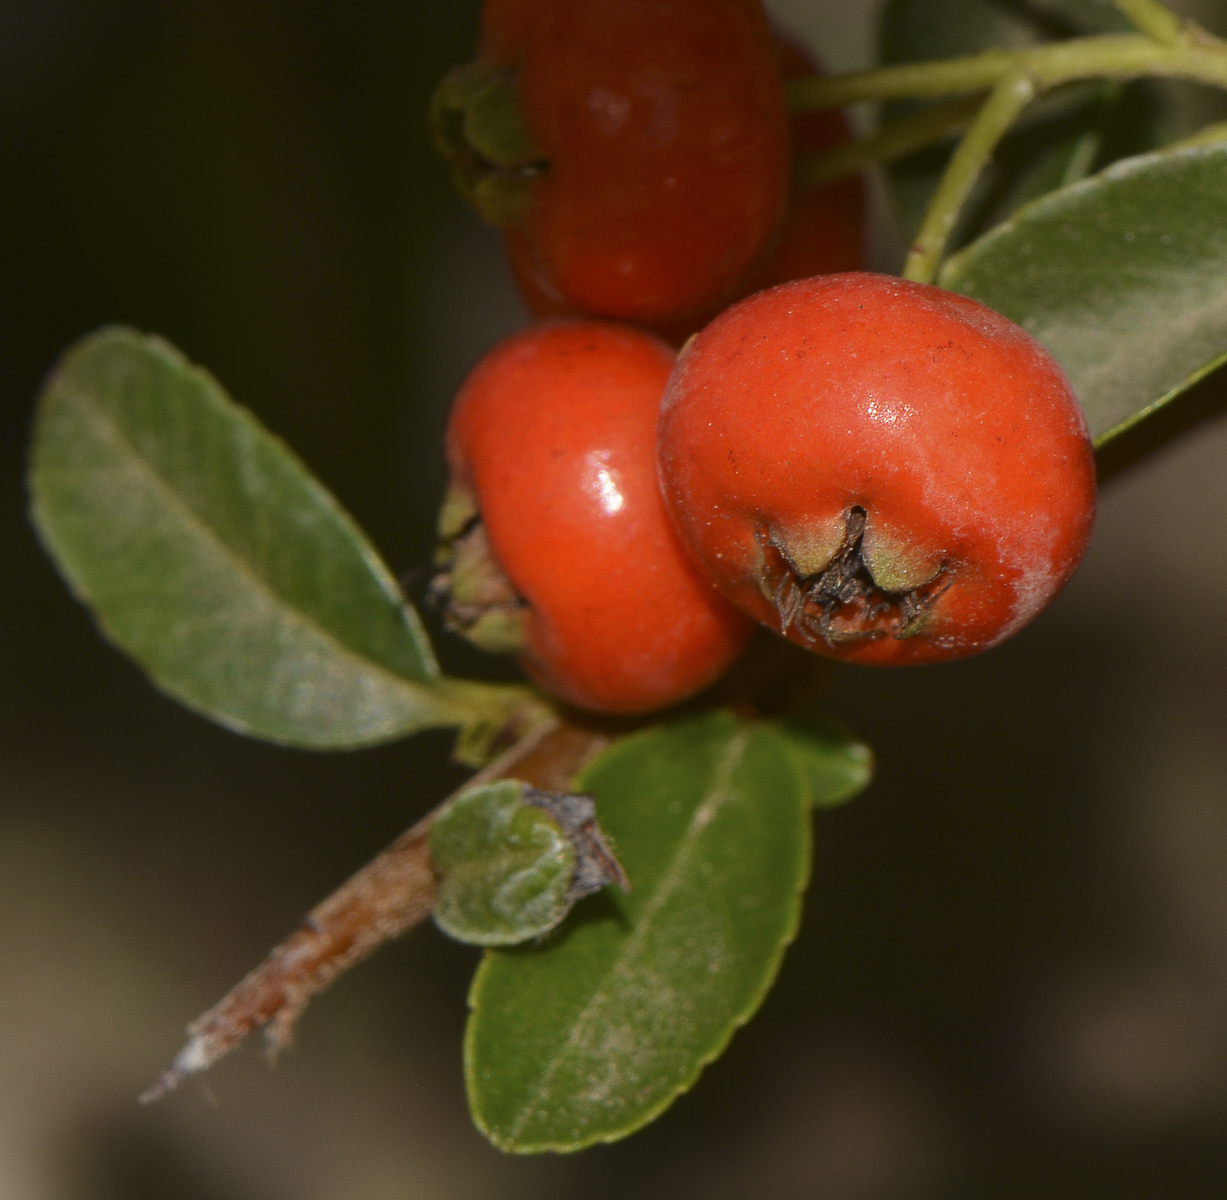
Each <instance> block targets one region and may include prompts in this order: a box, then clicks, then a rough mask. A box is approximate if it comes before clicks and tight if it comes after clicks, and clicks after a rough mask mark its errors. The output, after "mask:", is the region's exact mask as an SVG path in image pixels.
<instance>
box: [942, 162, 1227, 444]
mask: <svg viewBox="0 0 1227 1200" xmlns="http://www.w3.org/2000/svg"><path fill="white" fill-rule="evenodd" d="M1224 213H1227V146H1223V145H1218V146H1208V147H1194V148H1189V149H1182V150H1171V151H1164V152H1160V153H1157V154H1148V155H1144V156H1141V157H1139V158H1134V159H1129V160H1126V161H1125V162H1121V163H1118V164H1116V165H1115V166H1113V167H1111V168H1109V169H1108V170H1107V171H1104V172H1103V173H1102V174H1100V175H1097V176H1095V177H1094V178H1093V179H1088V180H1086V181H1084V182H1083V183H1079V184H1075V185H1073V186H1072V187H1068V188H1065V189H1063V190H1061V191H1059V192H1054V193H1052V194H1051V195H1049V196H1046V197H1044V198H1043V199H1041V200H1038V201H1036V202H1035V203H1033V204H1031V205H1028V206H1027V207H1025V208H1023V209H1020V210H1019V212H1018V213H1017V214H1016V215H1015V217H1014V218H1013V219H1012V220H1011V221H1009V222H1008V223H1006V224H1005V225H1003V226H1001V227H999V228H998V229H995V230H993V231H991V232H990V233H988V234H986V235H985V236H984V237H982V238H980V239H979V240H978V241H976V242H974V243H973V244H972V245H970V246H969V247H967V249H966V250H964V251H963V252H962V253H961V254H958V255H956V256H955V257H954V258H952V259H950V260H949V261H948V262H947V263H946V264H945V266H944V267H943V268H942V271H941V274H940V276H939V282H940V284H941V286H942V287H945V288H949V289H950V290H951V291H956V292H963V293H964V294H965V295H968V296H972V297H974V298H975V299H977V300H980V301H983V303H985V304H987V305H988V306H989V307H990V308H994V309H996V310H997V311H998V312H1000V313H1002V314H1003V315H1004V316H1007V317H1009V318H1010V319H1011V320H1012V321H1016V322H1017V323H1018V324H1020V325H1021V326H1023V328H1024V329H1026V330H1027V331H1028V332H1029V333H1031V334H1032V335H1033V336H1034V337H1036V338H1037V339H1038V340H1039V341H1040V342H1042V343H1043V345H1044V346H1045V347H1047V349H1048V350H1049V351H1050V352H1051V353H1052V354H1053V356H1054V357H1055V358H1056V360H1057V362H1059V363H1060V364H1061V366H1062V367H1063V368H1064V370H1065V372H1066V374H1067V375H1068V376H1069V378H1070V381H1071V382H1072V384H1073V386H1074V390H1075V391H1076V392H1077V395H1078V399H1079V400H1080V401H1081V403H1082V406H1083V408H1084V409H1085V411H1086V416H1087V421H1088V423H1089V425H1090V429H1091V435H1092V437H1094V438H1095V439H1096V442H1097V444H1100V445H1102V444H1103V443H1104V442H1106V441H1108V440H1109V439H1110V438H1112V437H1113V436H1114V435H1116V434H1118V433H1120V432H1122V431H1123V430H1125V429H1126V428H1128V427H1129V426H1130V425H1132V424H1134V423H1135V422H1136V421H1138V420H1140V419H1141V418H1142V417H1144V416H1146V415H1147V414H1148V413H1150V412H1152V411H1153V410H1155V409H1157V408H1159V407H1160V406H1161V405H1163V404H1165V403H1167V401H1169V400H1171V399H1172V398H1173V397H1174V396H1177V395H1179V393H1180V392H1182V391H1184V390H1185V389H1186V388H1188V387H1190V386H1191V385H1192V384H1194V383H1196V382H1197V380H1198V379H1200V378H1201V377H1202V376H1204V375H1205V374H1207V373H1208V372H1209V371H1212V370H1213V369H1214V368H1215V367H1216V366H1218V365H1219V364H1220V363H1222V362H1223V361H1225V360H1227V221H1225V220H1224Z"/></svg>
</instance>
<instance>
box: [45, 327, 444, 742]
mask: <svg viewBox="0 0 1227 1200" xmlns="http://www.w3.org/2000/svg"><path fill="white" fill-rule="evenodd" d="M30 492H31V496H32V516H33V520H34V524H35V526H36V528H37V529H38V532H39V535H40V537H41V538H42V541H43V545H44V546H45V547H46V548H47V551H48V552H49V554H50V555H51V557H52V559H53V560H54V561H55V563H56V565H57V566H58V567H59V569H60V572H61V573H62V574H63V575H64V577H65V578H66V579H67V581H68V583H69V585H70V586H71V587H72V589H73V591H74V592H75V593H76V595H77V596H78V598H79V599H81V600H82V601H83V602H84V603H85V604H87V605H88V606H89V607H90V608H91V609H92V610H93V613H94V615H95V617H96V619H97V621H98V624H99V625H100V626H101V628H102V631H103V633H104V634H105V635H106V636H107V637H108V638H109V639H110V640H111V641H112V642H114V643H115V644H116V645H117V646H118V647H119V648H120V649H122V650H124V651H125V652H126V653H128V654H129V655H131V656H132V658H134V659H135V660H136V661H137V662H138V663H140V664H141V665H142V666H143V667H144V668H145V670H146V671H147V672H148V673H149V675H150V677H151V678H152V679H153V681H154V683H155V684H156V685H157V686H158V687H159V688H161V689H162V690H163V691H165V692H167V693H169V694H170V695H171V696H173V697H174V698H175V699H177V700H179V701H181V702H182V703H183V704H185V705H187V706H188V707H189V708H193V709H195V710H196V711H197V712H200V713H203V714H204V715H206V716H208V717H211V718H212V719H213V720H215V721H218V722H220V723H221V724H223V725H226V726H228V727H229V728H231V729H235V730H238V731H240V732H243V733H248V734H253V735H255V736H257V737H262V738H266V739H268V740H270V741H274V742H281V743H286V744H289V745H297V746H309V747H317V748H347V747H353V746H361V745H368V744H371V743H375V742H383V741H387V740H389V739H391V738H396V737H400V736H402V735H403V734H406V733H409V732H411V731H413V730H415V729H420V728H423V727H425V726H428V725H442V724H458V723H460V716H459V715H458V714H457V712H456V709H455V704H454V703H449V702H446V701H445V696H444V693H443V691H442V689H441V687H440V686H439V685H438V684H437V683H436V681H437V680H438V667H437V665H436V663H435V659H434V655H433V653H432V651H431V648H430V643H429V642H428V640H427V638H426V636H425V634H424V632H423V630H422V628H421V625H420V623H419V621H418V618H417V615H416V613H414V612H413V610H412V609H411V608H410V607H409V606H407V605H406V604H405V603H404V601H403V600H402V598H401V595H400V592H399V589H398V588H397V586H396V583H395V582H394V580H393V579H392V578H391V576H390V575H389V573H388V571H387V569H386V568H385V567H384V565H383V564H382V562H381V561H380V559H379V556H378V554H377V553H376V552H375V550H374V549H373V547H372V546H371V545H370V543H369V542H367V541H366V539H365V538H364V537H363V535H362V533H361V532H360V531H359V529H358V528H357V526H356V525H355V524H354V522H353V521H352V520H351V519H350V517H349V516H347V515H346V513H345V512H344V511H343V510H342V509H341V507H340V505H339V504H338V503H337V501H336V500H335V499H333V497H332V496H331V495H330V494H329V493H328V491H327V490H326V489H325V488H324V487H323V486H322V485H321V484H320V483H319V482H318V481H317V480H316V479H315V478H314V477H313V476H312V475H311V473H310V472H309V471H308V470H307V469H306V467H304V466H303V464H302V463H301V462H300V461H299V460H298V459H297V458H296V457H295V456H294V454H293V453H291V451H290V450H289V449H288V448H287V447H286V446H285V445H284V444H283V443H282V442H280V441H279V440H278V439H277V438H275V437H274V436H273V435H272V434H270V433H269V432H268V431H267V430H266V429H265V428H264V427H263V426H262V425H260V423H259V422H258V421H257V420H256V419H255V418H254V417H253V416H252V415H251V413H249V412H247V411H246V410H245V409H243V408H240V407H239V406H238V405H236V404H235V403H234V402H233V401H231V400H230V399H229V397H228V396H227V395H226V394H225V392H224V391H223V390H222V388H221V387H220V386H219V385H218V384H217V382H216V381H215V380H214V379H213V378H212V377H211V376H210V375H208V374H207V373H206V372H205V371H203V370H201V369H200V368H198V367H194V366H192V365H191V364H190V363H189V362H187V361H186V360H185V359H184V358H183V356H182V355H181V354H180V353H179V352H178V351H177V350H175V349H174V347H172V346H171V345H169V344H168V343H166V342H164V341H162V340H161V339H160V338H156V337H148V336H144V335H142V334H140V333H137V332H135V331H133V330H130V329H122V328H109V329H103V330H101V331H99V332H98V333H95V334H92V335H91V336H89V337H87V338H85V339H83V340H82V341H81V342H79V343H78V344H77V345H76V346H74V347H73V348H71V349H70V350H69V351H68V352H67V353H66V354H65V356H64V358H63V359H62V361H61V362H60V364H59V365H58V366H57V368H56V369H55V371H54V372H53V373H52V375H51V377H50V379H49V380H48V383H47V386H46V388H45V390H44V392H43V394H42V397H41V399H40V401H39V405H38V411H37V416H36V422H35V429H34V442H33V447H32V452H31V466H30Z"/></svg>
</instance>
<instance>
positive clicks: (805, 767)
mask: <svg viewBox="0 0 1227 1200" xmlns="http://www.w3.org/2000/svg"><path fill="white" fill-rule="evenodd" d="M774 725H775V728H776V730H777V731H778V732H779V733H780V734H781V735H782V736H783V738H784V739H785V741H786V742H787V743H788V748H789V750H790V751H791V752H792V753H793V755H794V756H795V757H796V760H797V765H798V766H799V767H800V769H801V773H802V775H803V776H804V778H805V780H806V782H807V783H808V785H809V800H810V803H811V804H813V805H814V806H815V807H816V808H834V807H835V806H836V805H837V804H844V803H846V802H847V801H849V800H851V799H852V797H853V796H855V795H857V794H858V793H859V792H862V791H864V790H865V788H866V787H868V786H869V782H870V780H871V779H873V751H872V750H870V749H869V747H868V746H866V745H865V743H864V742H861V741H858V740H857V739H856V738H855V737H854V736H853V735H852V733H850V732H849V731H848V730H847V729H845V728H844V727H843V726H842V725H841V724H839V722H837V721H833V720H831V719H830V718H829V717H826V716H823V715H822V714H821V713H816V712H800V713H795V714H793V715H792V716H788V717H781V718H780V719H779V720H778V721H776V722H775V723H774Z"/></svg>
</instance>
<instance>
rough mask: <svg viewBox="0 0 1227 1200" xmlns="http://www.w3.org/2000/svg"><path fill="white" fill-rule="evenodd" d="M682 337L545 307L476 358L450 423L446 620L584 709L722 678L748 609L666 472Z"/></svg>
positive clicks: (633, 704) (647, 700)
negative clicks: (667, 429)
mask: <svg viewBox="0 0 1227 1200" xmlns="http://www.w3.org/2000/svg"><path fill="white" fill-rule="evenodd" d="M673 363H674V354H673V351H672V350H670V348H669V347H668V346H666V345H664V343H662V342H660V341H658V340H657V339H656V338H654V337H652V336H650V335H649V334H645V333H641V332H639V331H638V330H634V329H627V328H624V327H620V326H616V325H604V324H597V323H595V322H586V321H549V322H544V323H542V324H539V325H536V326H533V327H532V328H530V329H527V330H524V331H522V332H520V333H517V334H515V335H513V336H512V337H510V338H507V339H506V340H505V341H503V342H501V343H500V344H499V345H498V346H496V347H495V348H494V349H493V350H492V351H490V353H489V354H487V355H486V356H485V358H483V359H482V360H481V362H480V363H478V365H477V367H476V368H475V369H474V371H473V372H472V374H471V375H470V376H469V377H468V379H467V380H466V381H465V383H464V385H463V387H462V388H461V389H460V392H459V394H458V395H457V397H456V403H455V406H454V408H453V409H452V413H451V418H450V421H449V425H448V434H447V453H448V463H449V466H450V469H451V485H450V488H449V492H448V497H447V500H446V501H445V503H444V507H443V512H442V514H441V517H440V533H441V534H442V536H443V537H444V538H445V539H446V543H447V546H448V549H447V551H446V553H445V563H446V565H447V566H448V567H449V568H450V573H449V574H448V575H447V576H445V577H444V589H445V590H447V591H449V593H450V596H449V608H448V611H449V615H450V618H451V621H452V623H453V625H454V626H455V627H457V628H459V629H460V631H461V632H464V633H466V634H467V635H468V636H470V637H471V639H472V640H474V641H476V642H477V643H478V644H479V645H483V646H484V647H485V648H487V649H515V650H518V651H519V654H520V660H521V662H522V663H523V665H524V668H525V670H526V671H527V672H528V674H529V675H530V676H531V677H532V678H533V679H534V680H535V681H536V682H538V683H540V684H541V685H542V686H543V687H545V688H547V689H548V690H549V691H551V692H554V693H555V694H556V695H559V696H561V697H562V698H563V699H564V700H567V701H569V702H571V703H573V704H576V705H578V706H580V707H581V708H588V709H594V710H597V711H602V712H646V711H650V710H651V709H655V708H661V707H663V706H665V705H668V704H672V703H674V702H676V701H678V700H681V699H683V698H684V697H686V696H688V695H690V694H692V693H693V692H696V691H698V690H699V689H700V688H702V687H704V686H706V685H707V684H708V683H710V682H712V681H713V680H714V679H715V678H716V677H717V676H718V675H720V674H722V673H723V671H724V670H725V668H726V667H727V666H728V665H729V664H730V663H731V662H732V660H733V659H734V658H735V657H736V655H737V654H738V653H739V652H740V650H741V649H742V647H743V646H744V645H745V643H746V641H747V640H748V638H749V636H750V633H751V632H752V630H753V626H752V625H751V623H750V622H749V621H747V620H746V619H745V617H743V616H742V615H741V614H740V613H738V612H737V611H736V610H735V609H734V608H732V607H731V606H730V605H729V604H727V603H726V602H725V601H724V600H723V599H722V598H721V597H720V596H719V595H718V594H717V593H716V591H715V590H714V589H713V588H712V586H711V585H710V584H709V583H708V582H707V581H706V580H705V579H703V577H702V576H701V575H700V574H699V572H698V571H697V570H696V569H695V567H694V566H693V565H692V563H691V562H690V559H689V557H688V556H687V554H686V551H685V549H684V548H683V546H682V545H681V542H680V541H679V540H678V537H677V534H676V533H675V532H674V530H673V527H672V525H671V524H670V522H669V518H668V515H667V514H666V512H665V508H664V503H663V501H662V500H661V496H660V490H659V487H658V485H657V479H656V450H655V447H656V420H657V416H658V413H659V410H660V397H661V393H662V392H663V390H664V386H665V382H666V380H667V379H668V377H669V373H670V371H671V370H672V368H673Z"/></svg>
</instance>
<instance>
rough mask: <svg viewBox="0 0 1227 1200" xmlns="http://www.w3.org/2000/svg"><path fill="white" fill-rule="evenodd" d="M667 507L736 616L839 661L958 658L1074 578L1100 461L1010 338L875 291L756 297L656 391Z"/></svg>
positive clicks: (801, 287) (1043, 361) (891, 285)
mask: <svg viewBox="0 0 1227 1200" xmlns="http://www.w3.org/2000/svg"><path fill="white" fill-rule="evenodd" d="M659 456H660V471H661V481H662V486H663V489H664V492H665V499H666V503H667V504H668V505H669V509H670V512H671V514H672V516H673V518H674V521H675V523H676V525H677V527H678V529H679V531H680V532H681V534H682V537H683V538H684V540H685V541H686V544H687V546H688V548H689V549H690V550H691V552H692V553H693V555H694V557H695V560H696V562H698V563H699V564H700V566H701V567H702V569H703V571H704V572H705V573H706V574H707V576H708V578H710V579H711V580H712V581H713V582H714V583H716V585H717V586H718V587H719V588H720V590H721V592H723V593H724V595H725V596H727V597H728V598H729V599H730V600H732V601H733V602H734V603H735V604H736V605H737V606H738V607H739V608H741V609H742V610H743V611H745V612H747V613H749V614H750V615H752V616H754V617H756V618H757V619H758V620H760V621H762V622H764V623H765V624H767V625H769V626H770V627H771V628H773V629H775V630H777V631H779V632H781V633H783V634H785V635H786V636H787V637H789V638H791V639H792V640H793V641H795V642H798V643H799V644H801V645H803V646H806V647H808V648H810V649H812V650H816V651H818V652H819V653H821V654H826V655H829V656H831V657H833V658H843V659H848V660H851V661H854V662H860V663H870V664H876V665H901V664H907V663H922V662H934V661H938V660H942V659H950V658H960V657H962V656H964V655H968V654H974V653H976V652H977V651H980V650H985V649H987V648H988V647H990V646H993V645H996V644H997V643H998V642H1000V641H1002V640H1003V639H1004V638H1006V637H1008V636H1009V635H1010V634H1012V633H1014V632H1015V631H1017V630H1018V629H1020V628H1021V627H1022V626H1023V625H1025V624H1026V623H1027V622H1028V621H1030V620H1031V619H1032V618H1033V617H1034V616H1035V615H1036V614H1037V613H1039V611H1040V610H1041V609H1042V608H1043V607H1044V606H1045V605H1046V604H1047V603H1048V602H1049V601H1050V600H1051V599H1052V598H1053V597H1054V596H1055V595H1056V593H1057V592H1058V591H1059V590H1060V589H1061V587H1062V586H1063V585H1064V584H1065V582H1066V581H1067V580H1068V579H1069V577H1070V575H1071V574H1072V572H1073V570H1074V568H1075V567H1076V566H1077V564H1078V561H1079V560H1080V559H1081V557H1082V554H1083V552H1084V550H1085V549H1086V544H1087V540H1088V538H1089V536H1090V531H1091V523H1092V520H1093V517H1094V511H1095V465H1094V459H1093V456H1092V452H1091V443H1090V441H1089V439H1088V437H1087V430H1086V421H1085V419H1084V418H1083V415H1082V411H1081V409H1080V408H1079V407H1078V404H1077V401H1076V399H1075V398H1074V394H1073V392H1072V390H1071V389H1070V386H1069V383H1068V382H1067V380H1066V379H1065V376H1064V375H1063V374H1062V373H1061V370H1060V368H1059V367H1058V366H1057V365H1056V363H1054V362H1053V360H1052V359H1051V358H1050V357H1049V355H1048V354H1047V353H1046V352H1045V351H1044V349H1043V348H1042V347H1041V346H1040V345H1039V344H1038V343H1037V342H1036V341H1034V340H1033V339H1032V338H1031V337H1030V336H1029V335H1028V334H1027V333H1025V332H1024V331H1023V330H1022V329H1020V328H1019V327H1018V326H1017V325H1014V324H1013V323H1012V322H1010V321H1007V320H1006V319H1005V318H1004V317H1002V316H1000V315H999V314H997V313H995V312H993V311H992V310H991V309H988V308H986V307H984V306H983V305H982V304H979V303H977V302H975V301H973V300H969V299H967V298H966V297H963V296H958V295H954V294H953V293H950V292H945V291H942V290H940V289H938V288H935V287H929V286H927V285H924V284H916V283H906V282H904V281H902V280H899V279H895V278H893V277H890V276H885V275H868V274H847V275H830V276H826V277H825V278H822V279H809V280H804V281H802V282H799V283H790V284H784V285H783V286H781V287H777V288H773V289H771V290H770V291H767V292H760V293H759V294H758V295H756V296H751V297H750V298H749V299H748V300H744V301H742V302H741V303H740V304H738V305H736V306H735V307H733V308H731V309H730V310H729V311H728V312H726V313H724V314H723V315H722V316H720V317H718V318H717V319H716V320H715V321H714V322H713V323H712V324H711V325H709V326H708V327H707V328H706V329H705V330H704V331H703V332H702V333H700V334H699V335H698V337H697V338H696V339H695V341H694V342H693V343H692V344H691V346H690V348H689V349H688V350H687V352H686V353H685V354H683V355H682V357H681V359H680V360H679V362H678V365H677V368H676V370H675V371H674V373H673V376H672V378H671V379H670V382H669V386H668V388H667V389H666V392H665V398H664V402H663V407H662V415H661V424H660V440H659Z"/></svg>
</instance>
